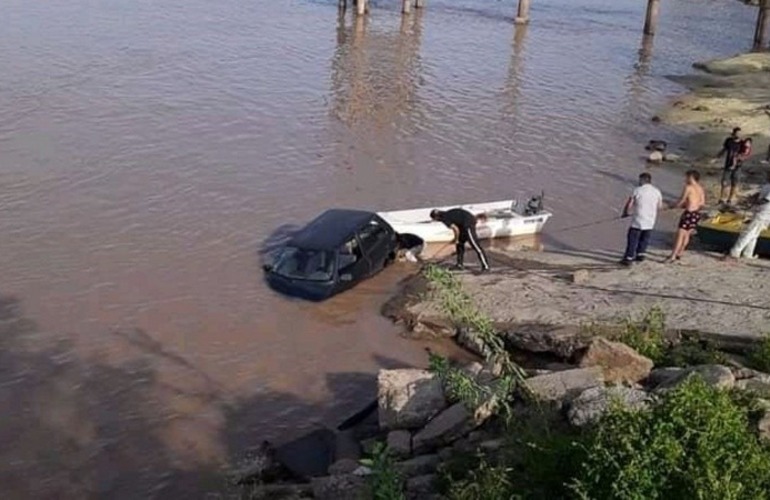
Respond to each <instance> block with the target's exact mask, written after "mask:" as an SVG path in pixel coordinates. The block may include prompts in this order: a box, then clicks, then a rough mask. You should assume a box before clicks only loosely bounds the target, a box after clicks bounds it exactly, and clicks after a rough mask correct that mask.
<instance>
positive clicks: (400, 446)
mask: <svg viewBox="0 0 770 500" xmlns="http://www.w3.org/2000/svg"><path fill="white" fill-rule="evenodd" d="M387 443H388V451H389V452H390V454H391V455H393V456H394V457H396V458H405V457H408V456H409V455H411V454H412V434H411V433H410V432H409V431H403V430H399V431H390V432H389V433H388V438H387Z"/></svg>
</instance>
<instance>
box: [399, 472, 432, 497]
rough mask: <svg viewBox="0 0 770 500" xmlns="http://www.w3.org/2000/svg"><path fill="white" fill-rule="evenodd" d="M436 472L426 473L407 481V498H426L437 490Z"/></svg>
mask: <svg viewBox="0 0 770 500" xmlns="http://www.w3.org/2000/svg"><path fill="white" fill-rule="evenodd" d="M437 477H438V476H437V475H436V474H424V475H422V476H416V477H413V478H410V479H409V480H407V482H406V498H407V500H424V499H425V498H428V497H429V496H431V495H432V494H434V493H435V492H436V479H437Z"/></svg>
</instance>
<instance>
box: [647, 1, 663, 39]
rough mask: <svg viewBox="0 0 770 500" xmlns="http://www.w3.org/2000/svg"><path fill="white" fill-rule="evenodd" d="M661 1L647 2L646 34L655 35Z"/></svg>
mask: <svg viewBox="0 0 770 500" xmlns="http://www.w3.org/2000/svg"><path fill="white" fill-rule="evenodd" d="M659 10H660V0H647V15H646V16H645V18H644V34H645V35H654V34H655V28H656V27H657V26H658V12H659Z"/></svg>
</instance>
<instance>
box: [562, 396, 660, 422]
mask: <svg viewBox="0 0 770 500" xmlns="http://www.w3.org/2000/svg"><path fill="white" fill-rule="evenodd" d="M648 397H649V396H648V395H647V393H646V392H644V391H640V390H638V389H631V388H628V387H592V388H590V389H586V390H585V391H583V392H582V394H580V396H578V397H577V398H575V399H574V400H573V401H572V403H571V404H570V408H569V411H568V412H567V418H568V420H569V422H570V423H571V424H572V425H574V426H577V427H582V426H584V425H588V424H592V423H595V422H596V421H598V420H599V419H600V418H601V417H602V416H603V415H604V414H605V413H607V410H609V409H610V408H611V407H612V405H613V404H618V405H622V406H624V407H626V408H631V409H635V410H638V409H641V408H644V407H645V406H646V405H647V401H648Z"/></svg>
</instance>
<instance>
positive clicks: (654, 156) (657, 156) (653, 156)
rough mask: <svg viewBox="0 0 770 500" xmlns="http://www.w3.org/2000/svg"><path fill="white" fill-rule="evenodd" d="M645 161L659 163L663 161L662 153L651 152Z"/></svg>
mask: <svg viewBox="0 0 770 500" xmlns="http://www.w3.org/2000/svg"><path fill="white" fill-rule="evenodd" d="M647 161H648V162H649V163H660V162H662V161H663V153H662V152H660V151H651V152H650V154H649V155H647Z"/></svg>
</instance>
